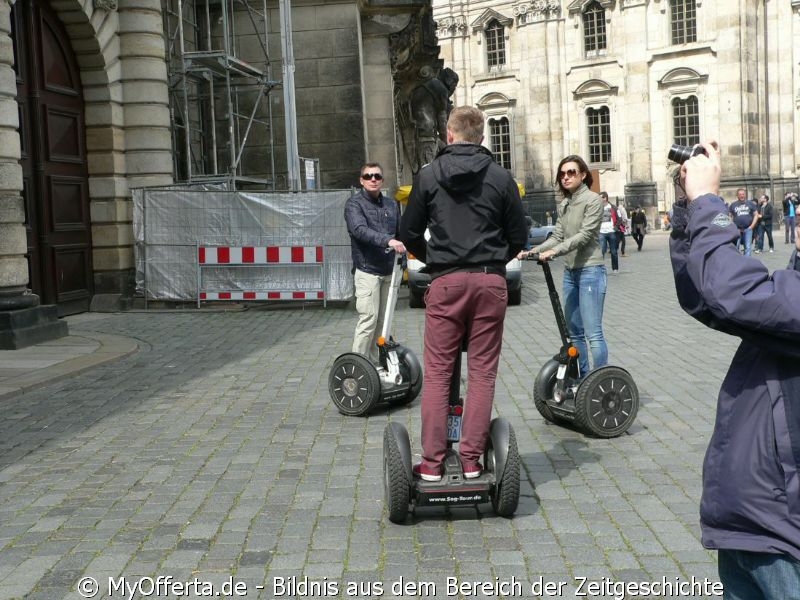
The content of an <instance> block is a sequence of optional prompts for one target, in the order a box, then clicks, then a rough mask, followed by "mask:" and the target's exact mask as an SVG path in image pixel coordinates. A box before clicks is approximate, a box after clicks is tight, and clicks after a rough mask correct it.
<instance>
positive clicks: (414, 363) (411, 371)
mask: <svg viewBox="0 0 800 600" xmlns="http://www.w3.org/2000/svg"><path fill="white" fill-rule="evenodd" d="M397 357H398V358H399V359H400V372H401V373H402V375H403V379H405V380H406V381H410V382H411V386H410V387H409V388H408V393H407V394H406V395H405V397H404V398H402V399H401V400H400V401H399V404H411V403H412V402H413V401H414V400H415V399H416V397H417V396H419V393H420V391H421V390H422V367H421V366H420V364H419V359H418V358H417V357H416V355H415V354H414V353H413V352H412V351H411V350H409V349H408V348H406V347H405V346H399V348H398V351H397Z"/></svg>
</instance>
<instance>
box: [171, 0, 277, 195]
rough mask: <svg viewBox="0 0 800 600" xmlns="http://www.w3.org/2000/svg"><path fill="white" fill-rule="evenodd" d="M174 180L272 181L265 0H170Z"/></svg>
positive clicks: (269, 185)
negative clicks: (252, 0)
mask: <svg viewBox="0 0 800 600" xmlns="http://www.w3.org/2000/svg"><path fill="white" fill-rule="evenodd" d="M164 6H165V10H164V27H165V31H166V33H167V38H168V39H167V45H168V48H167V50H168V59H169V62H168V64H169V89H170V111H171V113H172V114H171V116H172V124H173V127H172V137H173V139H172V142H173V149H174V152H173V157H174V158H173V163H174V164H173V171H174V175H175V181H176V182H186V183H189V184H214V185H219V186H221V187H223V188H224V189H229V190H236V189H253V188H260V189H274V187H275V159H274V141H273V128H272V108H271V103H270V101H269V94H270V92H271V91H272V89H273V88H275V87H276V86H279V85H280V82H277V81H273V79H272V75H271V63H270V58H269V52H268V45H267V33H268V32H269V19H268V17H269V13H268V12H267V4H266V0H261V1H260V3H259V4H258V5H257V6H256V5H255V4H254V3H253V2H251V1H250V0H165V4H164Z"/></svg>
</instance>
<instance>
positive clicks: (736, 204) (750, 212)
mask: <svg viewBox="0 0 800 600" xmlns="http://www.w3.org/2000/svg"><path fill="white" fill-rule="evenodd" d="M746 194H747V192H746V191H745V190H744V188H739V189H738V190H736V200H734V201H733V202H731V205H730V208H729V209H728V211H729V212H730V215H731V219H733V222H734V224H735V225H736V227H737V228H738V229H739V240H738V241H737V242H736V247H737V248H739V247H741V248H743V249H744V255H745V256H750V255H751V254H752V253H753V230H754V229H755V227H756V224H757V223H758V216H757V215H758V207H757V206H756V203H755V202H753V201H752V200H747V198H746Z"/></svg>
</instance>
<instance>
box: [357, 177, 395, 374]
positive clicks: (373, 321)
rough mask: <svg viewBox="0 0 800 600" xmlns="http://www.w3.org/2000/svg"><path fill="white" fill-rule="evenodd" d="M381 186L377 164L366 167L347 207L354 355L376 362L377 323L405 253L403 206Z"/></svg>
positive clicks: (381, 319) (381, 316)
mask: <svg viewBox="0 0 800 600" xmlns="http://www.w3.org/2000/svg"><path fill="white" fill-rule="evenodd" d="M382 184H383V169H382V168H381V166H380V165H379V164H378V163H376V162H371V163H367V164H365V165H364V166H363V167H361V186H362V187H361V189H360V190H359V191H358V192H356V193H355V194H353V195H352V196H351V197H350V198H349V199H348V200H347V202H346V203H345V206H344V220H345V223H346V224H347V233H349V234H350V254H351V255H352V257H353V279H354V284H355V293H356V310H357V311H358V322H357V323H356V331H355V335H354V336H353V352H358V353H359V354H363V355H364V356H366V357H367V358H370V359H372V360H373V361H374V360H377V358H378V350H377V343H378V336H379V335H380V333H381V332H380V329H379V328H378V323H380V322H381V321H383V316H384V313H385V312H386V301H387V298H388V296H389V286H390V283H391V279H392V277H391V276H392V268H393V266H394V254H395V252H399V253H401V254H402V253H405V251H406V247H405V246H404V245H403V242H401V241H399V240H398V239H397V232H398V231H399V227H400V205H399V204H398V203H397V201H396V200H394V199H391V198H387V197H386V196H384V195H383V194H382V193H381V185H382ZM390 250H393V251H394V252H391V251H390Z"/></svg>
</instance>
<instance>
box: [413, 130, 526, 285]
mask: <svg viewBox="0 0 800 600" xmlns="http://www.w3.org/2000/svg"><path fill="white" fill-rule="evenodd" d="M425 229H428V230H429V231H430V239H429V240H428V241H427V243H426V241H425ZM527 237H528V232H527V228H526V227H525V214H524V211H523V209H522V201H521V200H520V197H519V188H518V187H517V184H516V182H515V181H514V179H513V178H512V177H511V174H510V173H509V172H508V171H507V170H506V169H504V168H503V167H501V166H500V165H498V164H497V163H495V162H494V159H493V157H492V153H491V152H490V151H489V150H487V149H486V148H484V147H483V146H478V145H475V144H450V145H449V146H446V147H445V148H443V149H442V150H441V152H439V154H438V155H437V157H436V159H434V161H433V162H432V163H430V164H429V165H426V166H424V167H423V168H422V169H420V171H419V173H417V177H416V180H415V181H414V185H413V186H412V188H411V197H410V198H409V201H408V206H407V207H406V210H405V212H404V213H403V217H402V219H401V221H400V240H401V241H402V242H403V243H404V244H405V245H406V248H407V249H408V250H409V251H410V252H412V253H413V254H414V255H415V256H416V257H417V258H419V259H420V260H421V261H423V262H425V263H426V264H427V270H428V271H429V272H430V273H431V274H432V275H434V276H435V275H437V274H439V275H440V274H443V272H449V271H454V270H457V269H458V268H467V267H479V266H491V267H498V268H504V267H505V264H506V263H507V262H508V261H509V260H511V259H512V258H514V257H515V256H516V255H517V254H518V253H519V251H520V250H522V249H523V248H524V247H525V243H526V242H527Z"/></svg>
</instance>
